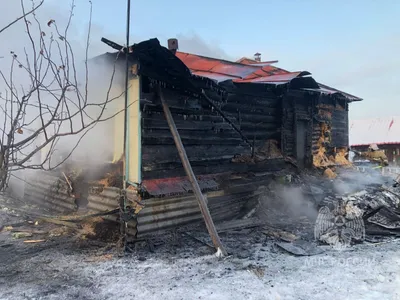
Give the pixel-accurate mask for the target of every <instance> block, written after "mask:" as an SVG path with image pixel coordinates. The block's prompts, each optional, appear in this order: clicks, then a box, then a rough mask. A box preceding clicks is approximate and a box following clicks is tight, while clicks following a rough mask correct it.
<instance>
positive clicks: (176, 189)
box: [142, 175, 219, 197]
mask: <svg viewBox="0 0 400 300" xmlns="http://www.w3.org/2000/svg"><path fill="white" fill-rule="evenodd" d="M217 176H218V175H200V176H197V181H198V183H199V186H200V189H201V190H202V191H203V192H204V191H212V190H216V189H218V187H219V184H218V183H217V181H216V178H217ZM142 184H143V186H144V188H145V189H146V191H147V192H148V193H149V194H150V195H151V196H156V197H157V196H162V195H164V196H165V195H177V194H181V193H188V192H192V190H193V189H192V185H191V184H190V181H189V179H188V178H187V177H174V178H162V179H151V180H143V182H142Z"/></svg>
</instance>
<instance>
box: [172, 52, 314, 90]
mask: <svg viewBox="0 0 400 300" xmlns="http://www.w3.org/2000/svg"><path fill="white" fill-rule="evenodd" d="M176 56H177V57H178V58H179V59H180V60H182V62H183V63H184V64H185V65H186V66H187V67H188V68H189V69H190V70H191V71H192V73H193V74H194V75H197V76H202V77H207V78H210V79H212V80H215V81H217V82H222V81H225V80H233V81H234V82H236V83H240V82H243V83H245V82H246V83H248V82H255V83H275V82H281V83H285V82H289V81H290V80H292V79H293V78H296V77H298V76H304V75H310V73H308V72H289V71H286V70H283V69H280V68H277V67H274V66H271V65H269V62H257V61H255V60H254V61H253V60H251V59H248V58H243V59H241V60H239V61H241V63H240V62H231V61H226V60H221V59H216V58H210V57H204V56H200V55H195V54H190V53H185V52H177V53H176ZM271 63H272V62H271Z"/></svg>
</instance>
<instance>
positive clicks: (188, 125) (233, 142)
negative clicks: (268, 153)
mask: <svg viewBox="0 0 400 300" xmlns="http://www.w3.org/2000/svg"><path fill="white" fill-rule="evenodd" d="M145 92H147V93H145ZM207 95H208V96H209V98H211V100H212V102H213V103H214V105H216V106H218V107H219V108H220V109H221V110H222V111H223V113H224V115H225V116H226V117H227V118H228V119H229V120H230V121H231V122H232V123H233V124H235V125H236V127H238V128H239V129H240V130H241V132H242V134H243V135H244V136H246V138H247V139H248V140H249V141H250V143H253V140H254V141H255V144H256V145H260V144H261V143H263V142H265V141H266V140H267V139H277V140H278V141H279V140H280V127H281V107H280V101H279V99H278V97H277V96H275V95H274V94H272V93H271V94H267V93H264V94H254V93H251V92H248V91H243V92H242V93H226V94H224V96H222V95H219V94H218V93H217V92H213V91H207ZM164 97H165V99H166V101H167V103H168V105H169V107H170V110H171V113H172V115H173V118H174V120H175V123H176V126H177V129H178V131H179V134H180V136H181V139H182V142H183V144H184V146H185V149H186V152H187V155H188V158H189V160H190V162H191V164H192V167H193V170H194V172H195V174H196V175H200V174H215V173H222V172H227V171H233V172H245V171H247V170H248V169H247V166H246V165H245V164H237V163H233V162H232V158H233V157H234V156H235V155H237V154H243V153H247V154H249V153H251V150H250V146H249V145H248V144H246V143H245V142H244V140H243V139H242V138H241V137H240V135H239V134H238V133H237V132H236V131H235V130H234V129H233V128H232V126H231V125H230V124H229V123H228V122H226V121H225V120H224V118H223V117H222V116H220V114H219V113H218V112H217V111H216V110H215V109H214V108H213V107H212V105H210V103H208V102H207V101H206V100H205V99H204V98H201V96H195V95H190V94H185V93H184V92H182V91H177V90H173V89H172V88H166V89H165V90H164ZM141 99H142V100H141V111H142V179H143V180H145V179H156V178H167V177H177V176H185V173H184V169H183V167H182V163H181V161H180V159H179V155H178V151H177V149H176V147H175V144H174V140H173V138H172V135H171V132H170V130H169V127H168V124H167V121H166V119H165V117H164V113H163V109H162V106H161V102H160V100H159V99H158V97H157V95H156V93H155V92H154V91H153V89H151V88H150V89H145V88H144V89H142V95H141Z"/></svg>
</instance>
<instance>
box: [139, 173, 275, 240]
mask: <svg viewBox="0 0 400 300" xmlns="http://www.w3.org/2000/svg"><path fill="white" fill-rule="evenodd" d="M270 180H271V178H270V177H268V176H261V177H259V178H243V179H237V180H233V181H232V182H231V183H230V184H229V185H228V186H225V187H224V188H223V189H220V190H217V191H211V192H208V193H206V197H207V200H208V207H209V209H210V213H211V216H212V218H213V220H214V222H221V221H226V220H232V219H234V218H235V217H238V216H239V215H240V214H241V213H243V208H244V206H245V205H246V203H248V201H251V200H256V199H258V197H259V196H260V195H261V194H262V193H263V189H262V188H260V187H263V186H264V187H265V186H267V185H268V184H269V183H270ZM143 203H144V205H145V207H144V208H143V209H142V210H141V211H140V213H139V214H138V216H137V237H139V238H140V237H143V236H147V235H153V234H159V233H161V232H163V231H165V230H168V229H172V228H176V227H179V226H182V225H187V224H197V223H202V222H203V218H202V215H201V213H200V209H199V205H198V203H197V200H196V198H195V196H194V195H187V194H186V195H183V196H179V197H164V198H150V199H146V200H144V201H143Z"/></svg>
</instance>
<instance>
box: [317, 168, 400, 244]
mask: <svg viewBox="0 0 400 300" xmlns="http://www.w3.org/2000/svg"><path fill="white" fill-rule="evenodd" d="M319 200H320V201H319V203H318V206H319V208H320V215H321V212H322V208H328V210H329V211H330V212H332V214H331V217H332V220H331V221H330V222H331V223H330V224H331V225H332V227H335V226H336V224H335V221H334V218H337V217H338V216H339V215H341V216H342V217H343V224H342V225H343V228H342V229H343V230H348V231H352V234H353V235H354V234H356V233H357V230H359V232H358V236H357V237H356V238H357V239H358V242H360V241H364V240H366V241H370V242H375V241H381V240H383V239H384V238H386V237H389V236H390V237H399V236H400V207H399V206H400V185H399V178H398V179H396V180H393V178H391V177H383V176H381V175H379V174H375V175H373V176H366V175H365V174H360V173H356V172H353V173H350V172H349V173H348V174H343V176H342V177H341V179H340V180H338V181H337V182H335V183H334V184H333V189H332V190H331V193H329V194H324V195H321V193H320V194H319ZM317 223H318V220H317ZM316 225H318V224H316ZM352 226H353V227H355V228H352ZM357 226H358V229H357V228H356V227H357ZM361 227H362V228H361ZM360 230H362V232H361V231H360ZM361 233H362V234H361ZM316 238H317V239H319V240H320V241H321V242H325V243H328V244H332V242H331V241H329V240H327V238H326V235H323V234H320V235H319V236H316ZM335 241H336V240H335ZM353 242H354V241H353Z"/></svg>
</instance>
